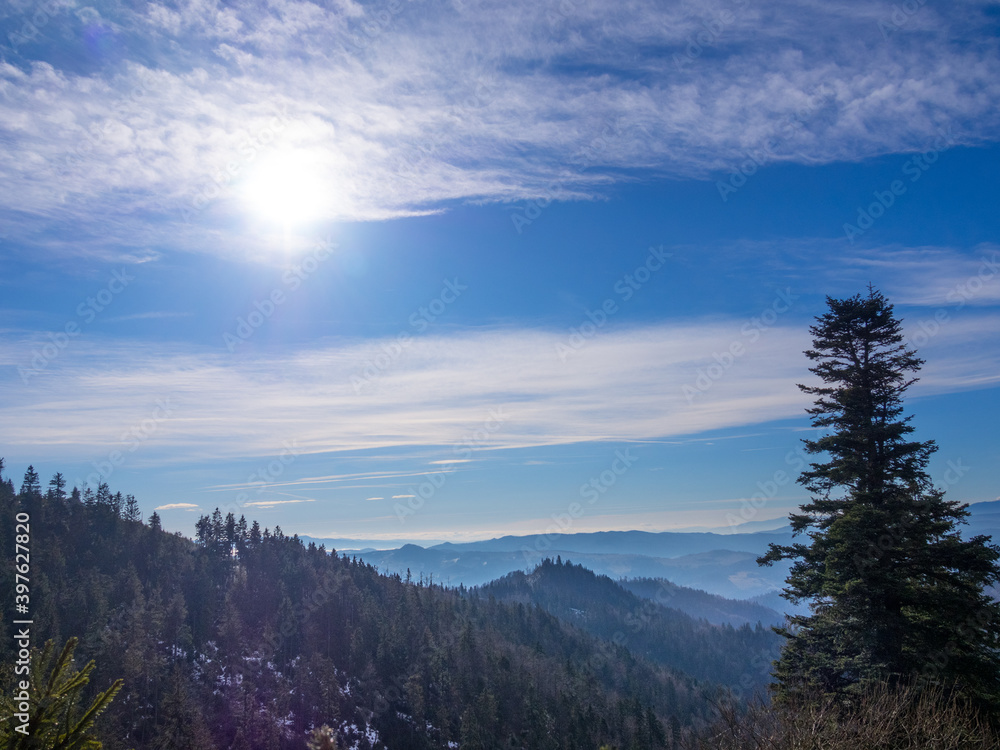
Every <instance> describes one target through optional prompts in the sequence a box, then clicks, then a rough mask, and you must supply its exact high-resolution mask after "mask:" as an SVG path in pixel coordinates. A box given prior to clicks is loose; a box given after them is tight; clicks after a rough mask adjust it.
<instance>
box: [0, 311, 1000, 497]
mask: <svg viewBox="0 0 1000 750" xmlns="http://www.w3.org/2000/svg"><path fill="white" fill-rule="evenodd" d="M971 312H972V311H967V313H968V314H966V315H965V316H963V317H958V316H956V317H955V318H954V319H953V320H950V321H948V322H947V323H946V324H944V325H942V326H941V327H940V330H939V331H937V332H936V333H935V334H934V335H933V336H928V337H927V340H926V341H916V342H915V343H917V344H918V345H919V346H920V353H921V355H923V356H924V357H926V358H927V360H928V365H927V366H926V368H925V370H924V371H923V373H922V380H921V382H920V384H918V386H917V387H916V388H915V389H914V395H921V394H923V395H928V394H933V393H945V392H951V391H956V390H963V389H968V388H981V387H989V386H995V385H997V384H998V383H1000V375H998V373H1000V360H998V358H1000V354H998V352H1000V347H998V346H997V345H996V343H997V338H998V336H1000V318H998V316H997V315H995V314H992V315H986V314H981V315H975V316H973V315H971ZM917 322H918V319H917V318H914V321H913V323H914V324H916V323H917ZM744 324H745V321H742V320H730V321H712V322H705V323H687V324H684V325H667V324H661V325H655V326H648V327H644V328H632V329H618V330H605V331H602V332H600V333H598V334H597V335H596V336H595V337H594V338H592V339H591V340H589V341H588V342H586V343H585V345H584V346H582V347H581V348H580V349H578V350H577V351H575V352H573V353H572V354H570V355H569V356H568V357H567V358H566V361H562V360H561V359H560V356H559V354H558V353H557V345H558V344H564V343H566V342H567V340H568V338H567V336H568V335H567V334H565V333H559V332H553V331H545V330H537V329H520V330H518V329H509V330H495V331H487V332H481V331H477V332H465V333H458V334H454V335H450V336H439V337H426V338H421V339H416V340H415V341H414V342H413V344H412V346H411V347H409V348H408V350H407V353H406V354H405V355H404V356H402V357H401V358H400V359H399V360H398V361H397V362H396V363H394V364H393V365H392V366H391V367H389V368H387V369H386V371H385V372H384V373H383V374H382V376H381V377H380V378H379V379H377V380H376V381H374V382H372V383H370V384H369V385H368V386H366V388H365V389H364V390H363V391H362V392H361V393H360V394H359V393H357V392H356V391H355V389H354V387H353V386H352V384H351V381H352V377H353V376H355V375H356V374H357V369H358V368H359V367H360V365H359V363H363V362H366V361H368V360H370V359H371V358H372V357H373V356H374V355H375V354H377V353H378V352H379V351H380V349H379V345H380V342H377V341H375V342H364V343H340V344H331V345H328V346H325V347H322V348H317V349H312V350H309V351H301V352H297V353H292V354H287V355H284V356H270V357H268V358H266V359H259V360H251V359H241V360H238V361H236V360H230V359H226V358H224V357H220V356H219V355H217V354H206V353H198V352H191V351H182V350H175V351H169V350H162V349H161V350H160V351H151V350H150V349H148V348H144V347H142V346H140V345H134V344H129V345H116V346H110V345H109V346H108V347H103V348H100V349H95V350H93V351H91V352H90V353H89V354H88V355H86V356H84V351H83V349H84V346H85V345H84V342H80V343H81V348H80V350H78V351H76V352H74V359H73V361H72V362H69V361H67V362H66V363H64V364H62V363H59V362H56V363H54V364H53V365H52V370H51V371H50V372H48V373H47V374H46V375H44V376H39V377H38V378H37V379H36V380H34V381H32V382H31V383H30V384H29V385H28V386H24V385H22V384H20V382H19V381H17V382H14V381H13V379H12V382H10V383H8V386H7V391H8V394H9V397H8V399H6V403H5V405H4V406H2V407H0V429H2V430H4V431H5V432H6V433H7V434H17V435H18V442H19V445H21V446H22V447H23V448H24V450H25V451H30V452H31V455H32V456H35V457H38V456H42V457H44V456H45V455H46V454H51V455H53V456H58V457H59V458H60V459H62V460H66V458H67V457H71V456H79V457H81V458H87V457H92V456H93V455H95V454H101V453H106V452H107V451H109V450H112V449H118V450H123V445H125V444H124V443H122V442H121V441H122V438H121V435H122V434H123V433H124V432H126V430H128V428H129V427H130V426H133V425H136V424H141V423H142V420H144V419H145V418H147V417H149V416H150V414H151V413H152V410H153V409H154V408H155V403H156V401H155V400H156V399H157V398H160V399H165V398H169V399H170V404H172V410H171V412H170V414H169V416H167V417H165V418H162V419H160V420H159V421H158V422H157V423H156V425H155V429H152V430H151V431H150V432H149V433H148V435H147V437H146V438H145V439H144V441H142V442H141V443H140V444H138V445H137V446H136V448H135V451H134V454H135V459H133V458H131V454H130V457H129V460H130V461H132V460H139V458H140V457H141V458H142V460H143V461H148V462H163V461H185V462H192V461H213V460H217V459H226V458H235V457H243V456H268V455H274V454H276V453H278V452H280V451H281V450H282V442H283V441H293V444H294V446H295V451H296V454H308V453H324V452H337V451H353V450H363V449H382V448H391V447H394V446H444V447H446V448H447V447H449V446H450V447H451V449H452V452H453V453H454V454H455V456H456V457H458V458H464V457H467V455H468V454H467V453H465V452H466V451H470V450H472V451H478V452H485V451H490V450H499V449H505V448H513V447H530V446H542V445H553V444H567V443H579V442H588V441H602V440H612V441H627V440H646V439H656V438H664V437H673V436H682V435H693V434H698V433H704V432H706V431H711V430H718V429H722V428H729V427H739V426H743V425H751V424H757V423H763V422H768V421H771V420H776V419H782V418H791V417H799V416H801V415H802V413H803V408H804V407H805V406H806V405H807V403H808V399H807V398H806V397H804V396H803V394H801V393H800V392H799V391H798V389H797V388H796V387H795V384H796V383H797V382H808V380H809V379H810V378H811V376H810V375H809V373H808V372H807V371H806V367H807V364H808V362H807V360H806V359H805V358H804V357H803V356H802V354H801V352H802V351H803V349H805V348H807V347H808V345H809V341H808V334H807V333H806V331H805V330H804V327H803V326H800V325H798V324H796V325H794V326H791V325H787V326H786V325H784V324H783V323H782V322H781V321H779V322H778V323H776V324H775V325H773V326H772V327H771V328H769V329H766V330H763V331H761V332H760V335H759V340H757V341H753V340H752V337H751V336H748V335H747V333H746V330H747V329H745V328H744ZM751 330H752V329H751ZM912 330H916V329H912ZM734 344H742V345H743V346H744V350H743V353H742V354H740V355H738V356H737V357H735V358H732V362H730V356H729V355H727V354H726V352H729V351H735V350H734V349H732V347H733V345H734ZM972 344H975V345H974V346H973V345H972ZM692 389H693V391H692ZM689 395H690V396H691V398H690V399H689V398H688V396H689ZM427 471H433V467H432V468H431V469H428V470H427ZM424 473H426V472H424ZM404 475H405V476H413V475H414V472H409V473H407V472H390V473H385V472H382V473H368V474H357V475H333V476H328V477H308V478H305V479H300V480H293V481H289V482H274V483H271V484H270V485H269V486H272V487H279V486H280V487H299V488H302V489H310V488H311V489H318V488H320V487H328V486H344V484H345V483H350V482H354V483H359V482H360V483H361V485H362V486H371V487H374V486H378V485H376V484H373V480H379V479H386V478H388V479H395V478H397V477H399V476H404ZM348 486H351V485H348ZM234 487H236V486H235V485H233V486H227V487H216V488H214V489H219V490H226V489H232V488H234ZM269 504H273V503H269Z"/></svg>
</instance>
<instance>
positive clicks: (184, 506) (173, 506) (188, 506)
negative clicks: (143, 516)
mask: <svg viewBox="0 0 1000 750" xmlns="http://www.w3.org/2000/svg"><path fill="white" fill-rule="evenodd" d="M198 507H199V506H197V505H195V504H194V503H167V504H166V505H158V506H157V507H155V508H153V510H198Z"/></svg>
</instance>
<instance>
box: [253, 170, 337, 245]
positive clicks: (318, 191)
mask: <svg viewBox="0 0 1000 750" xmlns="http://www.w3.org/2000/svg"><path fill="white" fill-rule="evenodd" d="M243 190H244V198H245V200H246V203H247V205H248V207H249V208H250V210H251V211H253V212H254V214H255V215H256V216H258V217H260V218H263V219H265V220H267V221H272V222H275V223H278V224H282V225H284V226H285V227H289V226H292V225H296V224H302V223H304V222H308V221H312V220H315V219H320V218H322V217H323V214H324V213H325V212H326V211H328V210H329V207H330V203H331V201H332V196H331V191H330V186H329V185H328V184H326V183H325V182H324V180H323V179H322V178H321V177H320V174H319V170H318V169H317V168H316V165H315V163H314V162H313V161H312V160H311V159H310V157H309V156H308V155H307V154H305V153H301V152H295V153H279V154H273V155H271V156H269V157H267V158H266V159H264V160H262V161H261V162H260V163H259V164H257V165H256V167H255V168H254V169H253V171H252V172H250V174H249V175H248V176H247V180H246V182H245V184H244V188H243Z"/></svg>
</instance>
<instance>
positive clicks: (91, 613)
mask: <svg viewBox="0 0 1000 750" xmlns="http://www.w3.org/2000/svg"><path fill="white" fill-rule="evenodd" d="M18 512H26V513H28V514H29V515H30V519H31V520H30V526H31V570H32V584H31V606H32V612H31V614H32V616H33V619H34V623H35V624H34V629H33V638H34V645H35V646H41V645H42V643H43V641H44V640H45V639H50V638H51V639H53V640H55V641H56V644H57V646H59V645H61V643H62V642H64V641H65V640H66V639H68V638H70V637H73V636H76V637H79V638H80V645H79V648H78V652H77V660H78V662H79V663H81V664H82V663H83V662H85V661H87V660H89V659H94V660H95V661H96V663H97V669H96V670H95V672H94V673H93V674H92V675H91V683H90V686H89V690H90V692H91V694H93V693H96V692H97V691H98V690H102V689H104V688H106V687H107V686H108V685H110V684H111V683H112V682H113V681H114V680H115V679H116V678H119V677H122V678H124V680H125V685H124V688H123V690H122V692H121V693H119V695H118V696H117V698H116V699H115V700H114V702H113V703H112V705H111V707H110V709H109V710H108V711H107V712H106V713H105V714H104V715H103V716H102V717H101V719H100V720H99V722H98V734H99V736H100V738H101V739H102V740H103V742H104V746H105V747H106V748H109V749H111V750H117V749H119V748H120V749H122V750H124V748H188V749H192V750H198V749H201V748H236V749H238V750H250V749H256V748H261V749H262V750H263V749H264V748H267V749H268V750H273V749H274V748H289V749H292V748H304V747H305V740H306V736H307V732H308V731H309V730H311V729H312V728H313V727H316V726H319V725H321V724H324V723H326V724H329V725H331V726H333V727H335V728H337V729H338V732H339V734H340V746H341V747H357V748H382V747H391V748H392V750H406V749H407V748H437V747H449V746H452V747H453V746H454V744H451V743H460V744H461V747H462V748H464V749H468V750H473V749H475V748H500V747H521V748H553V749H555V748H567V750H568V749H569V748H573V749H574V750H575V749H576V748H598V747H600V746H601V745H602V744H607V745H610V746H614V747H618V748H655V747H673V746H674V743H675V740H676V738H677V737H678V736H679V734H680V732H681V731H682V728H683V727H685V726H689V725H692V723H694V724H699V723H701V722H702V720H703V719H705V718H706V717H708V716H709V713H710V709H709V701H708V696H709V694H710V693H712V691H713V690H714V688H712V687H711V686H703V685H700V684H699V683H697V682H696V681H695V680H694V679H693V678H691V677H688V676H685V675H683V674H681V673H679V672H677V671H674V670H671V669H669V668H666V667H664V666H662V665H656V664H653V663H651V662H648V661H645V660H643V659H639V658H636V657H633V656H632V655H631V654H630V653H629V652H628V651H627V650H626V649H624V648H621V647H619V646H616V645H614V644H612V643H608V642H603V641H600V640H598V639H596V638H594V637H592V636H590V635H587V634H585V633H583V632H582V631H580V630H578V629H576V628H574V627H572V626H571V625H569V624H566V623H565V622H562V621H560V620H559V619H558V618H556V617H555V616H553V615H551V614H549V613H547V612H545V611H543V610H542V609H541V608H539V607H536V606H533V605H531V604H527V603H521V602H516V603H515V602H502V601H498V600H496V599H494V598H492V597H488V596H486V595H480V594H478V593H476V592H460V591H455V590H447V589H442V588H441V587H438V586H433V587H432V586H427V585H423V584H421V583H417V582H413V581H410V580H407V579H406V578H405V577H400V576H385V575H380V574H379V573H378V572H377V571H376V570H375V569H374V568H372V567H371V566H369V565H365V564H363V563H360V562H358V561H357V560H353V559H348V558H346V557H342V556H338V555H337V554H335V553H333V554H331V552H332V551H327V550H324V549H323V548H322V547H316V546H315V545H312V544H310V545H308V546H306V545H304V544H303V543H302V542H301V541H300V540H298V539H297V538H295V537H288V536H286V535H285V534H283V533H282V531H281V530H280V529H279V528H275V529H274V530H268V529H263V530H262V529H260V528H259V526H258V525H257V524H256V523H252V524H248V523H247V522H246V521H245V520H244V519H243V518H240V519H236V518H234V517H233V516H232V515H231V514H230V515H229V516H227V517H225V518H224V517H223V516H222V515H221V513H219V512H218V511H217V512H216V513H215V514H213V515H212V516H211V517H204V518H202V519H201V520H200V521H199V524H198V539H197V540H196V541H192V540H189V539H186V538H183V537H181V536H179V535H173V534H169V533H166V532H164V531H163V530H162V529H161V528H160V525H159V519H158V518H157V517H156V515H155V514H153V516H152V517H151V518H150V519H149V522H148V523H143V522H141V521H140V520H139V519H138V511H137V504H136V503H135V501H134V499H132V498H129V497H122V495H121V494H113V493H112V492H111V490H110V489H109V488H108V487H107V486H106V485H101V486H100V487H99V488H98V490H97V492H95V493H91V492H86V493H85V494H83V495H80V494H79V493H77V492H75V491H74V492H72V493H71V494H70V495H68V496H67V495H66V494H65V492H64V485H63V483H62V480H61V477H58V476H57V477H56V478H54V479H53V481H52V483H51V484H50V486H49V488H48V491H47V492H45V493H43V491H42V488H41V486H40V483H39V481H38V477H37V475H35V474H34V473H33V471H29V473H28V475H27V476H26V477H25V481H24V484H23V486H22V488H21V491H20V492H19V493H15V492H14V486H13V484H12V483H11V482H10V481H9V480H6V481H3V482H0V534H3V537H4V538H5V539H11V538H13V534H14V517H15V514H16V513H18ZM2 581H3V590H4V591H10V590H12V584H13V565H12V560H11V559H10V558H9V557H8V558H7V559H5V560H4V565H3V568H2ZM3 627H4V628H5V629H8V630H9V628H10V625H9V623H6V622H5V623H4V625H3ZM10 635H11V634H10V633H9V632H5V633H4V634H3V638H0V662H2V663H4V664H6V665H9V664H11V663H12V658H11V657H12V655H13V654H12V648H13V640H12V638H11V637H10ZM629 645H632V644H629ZM7 677H8V678H9V674H8V675H7Z"/></svg>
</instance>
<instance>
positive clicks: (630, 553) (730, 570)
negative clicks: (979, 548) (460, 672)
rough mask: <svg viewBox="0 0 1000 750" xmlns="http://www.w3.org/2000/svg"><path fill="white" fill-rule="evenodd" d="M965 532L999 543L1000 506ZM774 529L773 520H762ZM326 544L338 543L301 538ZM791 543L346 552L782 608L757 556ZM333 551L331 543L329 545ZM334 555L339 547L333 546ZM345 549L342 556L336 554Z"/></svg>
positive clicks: (621, 535) (631, 536)
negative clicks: (585, 573)
mask: <svg viewBox="0 0 1000 750" xmlns="http://www.w3.org/2000/svg"><path fill="white" fill-rule="evenodd" d="M969 510H970V517H969V524H968V526H965V527H963V534H965V535H966V536H972V535H976V534H987V535H991V536H993V537H994V539H996V540H997V541H998V542H1000V501H993V502H988V503H976V504H974V505H971V506H969ZM767 523H773V522H767ZM302 538H303V540H304V541H306V542H308V541H315V542H316V543H317V544H318V543H321V542H322V543H325V544H327V546H328V547H329V546H331V544H332V542H334V541H336V540H330V539H315V538H310V537H302ZM791 540H792V535H791V531H790V529H789V528H788V527H787V526H786V527H784V528H782V529H778V530H769V531H757V532H752V533H727V534H720V533H714V532H684V531H664V532H659V533H654V532H647V531H601V532H593V533H582V534H549V535H545V534H530V535H526V536H504V537H500V538H497V539H488V540H484V541H478V542H465V543H461V544H454V543H451V542H445V543H442V544H436V545H433V546H430V547H426V548H425V547H420V546H417V545H415V544H407V545H404V546H402V547H400V548H398V549H391V550H371V549H367V550H359V551H356V552H355V551H353V550H346V551H348V552H350V553H352V554H356V555H357V556H358V557H359V558H361V559H363V560H364V561H365V562H367V563H370V564H371V565H374V566H376V567H378V568H379V569H380V570H384V571H387V572H393V573H400V574H401V575H403V574H406V572H407V571H409V572H410V573H411V575H412V576H413V577H414V578H420V577H423V578H424V579H429V578H431V577H432V576H433V579H434V581H435V582H437V583H443V584H445V585H451V586H459V585H464V586H481V585H483V584H485V583H488V582H490V581H493V580H495V579H497V578H501V577H502V576H505V575H507V574H508V573H511V572H513V571H518V570H520V571H526V570H533V569H534V568H535V566H537V565H538V564H539V563H540V562H541V561H542V560H544V559H545V558H548V557H552V558H554V557H556V556H557V555H560V556H562V558H563V559H571V560H572V561H573V562H575V563H580V564H582V565H583V566H584V567H586V568H588V569H589V570H592V571H594V572H595V573H597V574H599V575H606V576H609V577H611V578H612V579H620V578H654V579H661V578H662V579H667V580H669V581H672V582H673V583H675V584H679V585H680V586H684V587H689V588H695V589H700V590H702V591H705V592H708V593H710V594H715V595H717V596H722V597H726V598H729V599H754V600H757V601H759V602H761V603H765V604H766V605H767V606H769V607H771V608H775V607H783V608H782V609H781V610H780V611H782V612H789V611H790V609H789V607H788V605H787V603H786V604H784V605H782V604H781V602H783V601H784V600H780V599H778V598H777V597H776V596H775V594H776V593H777V592H778V591H779V590H780V589H781V588H782V587H783V586H784V580H785V577H786V576H787V574H788V569H789V567H790V564H789V563H787V562H785V563H779V564H775V565H773V566H771V567H768V568H763V567H760V566H758V565H757V557H758V556H759V555H761V554H763V553H764V552H765V551H766V550H767V548H768V545H769V544H770V543H772V542H773V543H776V544H788V543H789V542H790V541H791ZM333 546H336V545H333ZM338 549H339V548H338ZM341 551H344V550H341Z"/></svg>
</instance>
